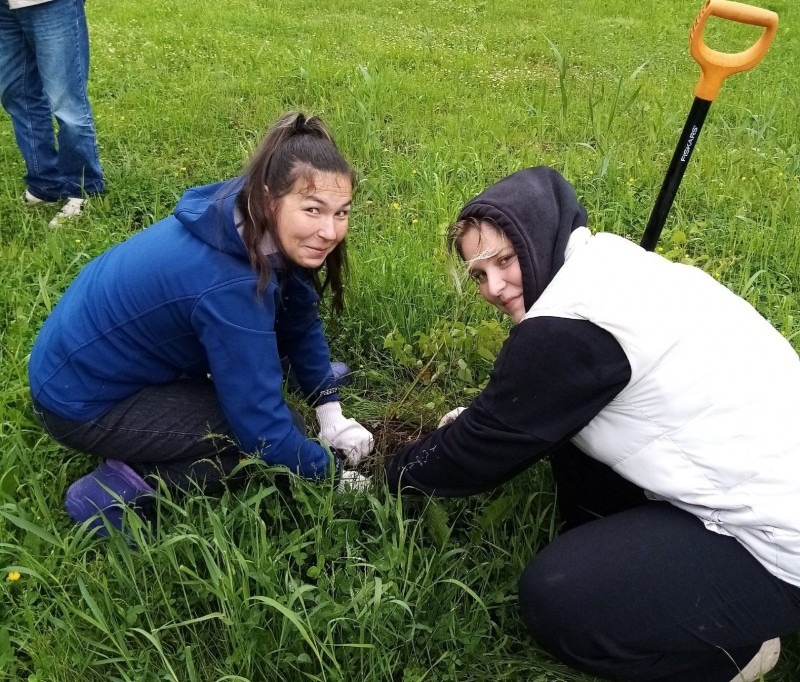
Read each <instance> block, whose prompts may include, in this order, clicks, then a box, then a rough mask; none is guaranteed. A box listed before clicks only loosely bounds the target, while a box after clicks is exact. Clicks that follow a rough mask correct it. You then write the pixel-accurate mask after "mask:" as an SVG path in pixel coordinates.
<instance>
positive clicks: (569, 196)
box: [385, 167, 631, 497]
mask: <svg viewBox="0 0 800 682" xmlns="http://www.w3.org/2000/svg"><path fill="white" fill-rule="evenodd" d="M463 218H477V219H479V220H480V219H486V218H489V219H491V220H493V221H494V222H495V223H496V224H497V225H498V226H499V227H500V229H501V230H502V231H503V233H504V234H505V235H506V236H507V237H508V239H509V240H510V241H511V243H512V244H513V246H514V249H515V250H516V253H517V258H518V260H519V265H520V269H521V272H522V287H523V294H524V297H525V308H526V309H530V307H531V306H532V305H533V304H534V303H535V302H536V300H537V299H538V298H539V296H541V294H542V292H543V291H544V290H545V288H546V287H547V286H548V285H549V284H550V282H551V281H552V279H553V277H554V276H555V274H556V273H557V272H558V270H559V269H560V268H561V266H562V265H563V264H564V252H565V250H566V247H567V242H568V241H569V237H570V235H571V234H572V231H573V230H575V229H576V228H578V227H581V226H585V225H586V211H585V210H584V208H583V206H581V205H580V204H579V203H578V199H577V197H576V195H575V190H574V189H573V187H572V185H570V184H569V183H568V182H567V181H566V180H565V179H564V178H563V177H562V176H561V175H560V174H559V173H558V172H556V171H555V170H553V169H551V168H546V167H537V168H527V169H525V170H521V171H518V172H516V173H514V174H513V175H510V176H508V177H507V178H504V179H503V180H501V181H499V182H497V183H496V184H494V185H492V186H491V187H489V188H488V189H486V190H485V191H484V192H483V193H481V194H480V195H478V196H477V197H475V199H473V200H472V201H470V202H469V203H468V204H467V205H466V206H465V207H464V209H463V210H462V211H461V215H460V216H459V220H461V219H463ZM630 377H631V368H630V364H629V362H628V359H627V358H626V356H625V353H624V352H623V350H622V347H621V346H620V345H619V343H618V342H617V340H616V339H615V338H614V337H613V336H612V335H611V334H610V333H608V332H607V331H605V330H604V329H601V328H600V327H598V326H597V325H595V324H593V323H591V322H589V321H587V320H575V319H566V318H560V317H534V318H531V319H528V320H523V321H522V322H521V323H520V324H518V325H516V326H515V327H514V329H513V330H512V331H511V334H510V335H509V337H508V339H507V340H506V342H505V343H504V344H503V348H502V349H501V351H500V353H499V355H498V357H497V360H496V361H495V364H494V367H493V369H492V372H491V374H490V377H489V382H488V384H487V386H486V388H485V389H484V390H483V391H481V393H480V394H479V395H478V396H477V397H476V399H475V400H474V401H473V403H472V405H470V407H469V408H468V409H467V410H465V411H464V412H462V413H461V415H460V416H459V417H458V419H456V420H455V421H454V422H452V423H451V424H449V425H447V426H444V427H442V428H440V429H437V430H436V431H434V432H433V433H431V434H429V435H428V436H426V437H425V438H423V439H421V440H419V441H417V442H416V443H412V444H411V445H409V446H407V447H405V448H404V449H403V450H401V451H400V452H398V453H396V454H395V455H393V456H391V457H388V458H387V460H386V464H385V469H386V476H387V481H388V484H389V487H390V489H391V490H392V491H393V492H396V491H397V490H398V489H399V488H401V487H402V488H404V489H405V488H411V489H414V490H418V491H421V492H424V493H428V494H434V495H439V496H443V497H456V496H464V495H472V494H475V493H480V492H484V491H486V490H490V489H492V488H494V487H496V486H497V485H499V484H501V483H503V482H505V481H507V480H509V479H510V478H512V477H514V476H515V475H517V474H518V473H520V472H521V471H522V470H524V469H526V468H527V467H528V466H530V465H531V464H533V463H534V462H536V461H538V460H540V459H542V458H543V457H546V456H547V455H549V454H551V453H553V452H555V451H556V450H557V449H558V447H559V446H560V445H562V444H563V443H565V442H566V441H568V440H569V439H570V438H571V437H572V436H574V435H575V434H576V433H578V432H579V431H580V430H581V429H582V428H583V427H584V426H586V424H588V423H589V422H590V421H591V420H592V418H594V416H595V415H597V413H598V412H600V410H602V409H603V408H604V407H605V406H606V405H607V404H608V403H609V402H610V401H611V400H612V399H613V398H614V397H615V396H616V395H617V394H618V393H619V392H620V391H621V390H622V389H623V388H624V387H625V386H626V385H627V383H628V381H629V380H630Z"/></svg>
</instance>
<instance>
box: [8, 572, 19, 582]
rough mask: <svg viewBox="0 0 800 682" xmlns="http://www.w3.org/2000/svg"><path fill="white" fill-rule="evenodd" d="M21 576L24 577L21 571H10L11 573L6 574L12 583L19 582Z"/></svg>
mask: <svg viewBox="0 0 800 682" xmlns="http://www.w3.org/2000/svg"><path fill="white" fill-rule="evenodd" d="M21 577H22V575H20V572H19V571H11V572H10V573H9V574H8V575H7V576H6V580H8V582H10V583H15V582H17V580H19V579H20V578H21Z"/></svg>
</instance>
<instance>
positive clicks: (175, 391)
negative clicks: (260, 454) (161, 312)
mask: <svg viewBox="0 0 800 682" xmlns="http://www.w3.org/2000/svg"><path fill="white" fill-rule="evenodd" d="M40 418H41V419H42V421H43V423H44V425H45V428H46V429H47V430H48V432H49V433H50V435H52V436H53V437H54V438H55V439H56V440H58V441H59V442H61V443H63V444H64V445H67V446H68V447H71V448H73V449H75V450H79V451H81V452H85V453H87V454H91V455H96V456H97V457H100V458H102V459H109V460H118V461H121V462H124V463H126V464H127V465H129V466H130V467H131V468H132V469H133V470H134V471H136V473H138V474H139V475H140V476H142V477H143V478H145V479H146V480H150V477H151V476H158V477H159V478H161V479H163V480H164V481H165V482H166V484H167V485H168V486H170V487H174V488H180V489H184V490H186V489H189V490H191V489H192V488H194V487H195V484H198V485H200V486H202V487H203V488H204V489H206V490H207V491H208V492H211V493H214V492H218V491H219V490H221V489H222V487H223V483H222V482H223V480H225V479H226V477H228V476H229V475H230V473H231V472H232V471H233V469H234V468H235V467H236V466H237V465H238V464H239V460H240V458H241V454H240V452H239V449H238V447H237V446H236V444H235V442H234V440H233V438H232V437H231V436H230V435H229V434H230V429H229V427H228V424H227V421H226V420H225V417H224V415H223V414H222V410H221V409H220V407H219V402H218V401H217V395H216V392H215V390H214V385H213V383H212V382H211V381H210V380H208V379H181V380H179V381H176V382H174V383H171V384H163V385H159V386H150V387H147V388H145V389H143V390H142V391H140V392H139V393H137V394H135V395H133V396H131V397H130V398H127V399H126V400H123V401H122V402H120V403H119V404H118V405H116V406H115V407H114V408H112V409H111V410H110V411H109V412H107V413H106V414H104V415H103V416H102V417H99V418H98V419H94V420H92V421H90V422H87V423H84V424H80V423H75V422H70V421H67V420H63V419H59V418H58V417H56V416H55V415H53V414H51V413H47V412H46V411H41V412H40Z"/></svg>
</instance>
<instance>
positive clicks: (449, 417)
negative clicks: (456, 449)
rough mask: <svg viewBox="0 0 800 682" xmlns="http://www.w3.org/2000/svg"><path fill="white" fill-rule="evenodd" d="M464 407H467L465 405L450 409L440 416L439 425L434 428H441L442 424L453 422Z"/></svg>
mask: <svg viewBox="0 0 800 682" xmlns="http://www.w3.org/2000/svg"><path fill="white" fill-rule="evenodd" d="M466 409H467V408H466V407H457V408H456V409H454V410H450V411H449V412H448V413H447V414H446V415H445V416H444V417H442V418H441V419H440V420H439V426H437V427H436V428H437V429H441V428H442V427H443V426H447V425H448V424H450V423H452V422H454V421H455V420H456V419H458V415H460V414H461V413H462V412H463V411H464V410H466Z"/></svg>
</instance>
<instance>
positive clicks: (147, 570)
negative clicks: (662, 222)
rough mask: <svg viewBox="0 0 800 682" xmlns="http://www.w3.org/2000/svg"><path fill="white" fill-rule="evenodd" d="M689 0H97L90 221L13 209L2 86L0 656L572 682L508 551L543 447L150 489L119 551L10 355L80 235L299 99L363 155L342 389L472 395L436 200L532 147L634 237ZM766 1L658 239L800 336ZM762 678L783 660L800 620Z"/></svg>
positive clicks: (486, 319) (791, 171) (225, 155)
mask: <svg viewBox="0 0 800 682" xmlns="http://www.w3.org/2000/svg"><path fill="white" fill-rule="evenodd" d="M700 5H701V3H700V1H699V0H691V1H690V0H663V1H662V2H659V3H650V2H637V1H635V0H604V1H602V2H600V1H599V0H574V1H568V2H563V3H552V2H543V1H542V0H530V1H529V2H526V3H522V2H518V1H517V0H480V1H479V0H474V1H473V0H470V1H466V0H437V1H435V2H434V1H431V0H405V2H392V1H391V0H373V1H372V2H369V3H367V2H363V1H361V0H338V2H336V3H323V2H318V1H314V0H295V1H294V2H291V3H289V2H285V1H284V0H274V1H272V2H261V1H259V0H228V1H227V2H210V1H209V0H162V1H161V2H158V3H153V2H144V1H143V0H127V1H126V2H116V1H114V0H90V2H88V3H87V14H88V17H89V22H90V33H91V40H92V75H91V82H90V96H91V100H92V104H93V107H94V112H95V116H96V122H97V130H98V139H99V146H100V153H101V159H102V161H103V164H104V168H105V171H106V174H107V179H108V185H109V191H108V193H107V194H106V195H104V196H103V197H102V198H101V199H97V200H94V201H93V202H92V204H91V209H90V211H89V214H88V216H87V217H86V218H85V219H81V220H80V221H79V222H78V223H76V224H75V225H70V226H69V227H65V228H63V229H60V230H57V231H53V230H49V229H48V228H47V222H48V220H49V219H50V217H51V214H52V212H53V210H52V209H35V210H31V209H26V208H24V207H23V206H22V204H21V202H20V201H19V197H20V195H21V194H22V192H23V190H24V185H23V183H22V180H21V178H22V175H23V174H24V168H23V164H22V160H21V158H20V156H19V153H18V151H17V148H16V146H15V143H14V139H13V135H12V131H11V125H10V122H9V120H8V118H7V116H5V114H4V113H3V114H0V458H1V461H2V466H0V594H2V600H3V607H2V609H0V680H26V681H28V682H75V681H76V680H81V681H82V682H84V681H85V682H93V681H100V680H103V681H107V680H113V681H126V682H127V681H130V682H133V681H136V682H151V681H152V682H156V681H162V680H174V681H179V682H187V681H190V682H194V681H201V680H202V681H206V680H209V681H211V680H219V681H222V680H230V681H239V682H244V681H253V682H257V681H262V680H331V681H333V680H363V681H364V682H372V681H375V682H377V681H378V680H381V681H383V680H387V681H389V680H391V681H392V682H400V681H403V682H422V680H431V681H432V680H459V681H460V682H462V681H465V680H496V681H499V680H527V681H529V682H530V681H534V680H539V681H545V680H547V681H550V682H556V681H567V680H583V681H584V682H588V680H590V678H587V677H583V676H580V675H577V674H575V673H572V672H570V671H569V670H567V669H566V668H565V667H563V666H561V665H560V664H558V663H556V662H554V661H553V660H552V659H549V658H548V657H547V656H545V655H544V654H542V653H541V652H539V651H538V650H537V649H536V647H535V646H534V645H532V643H531V642H530V641H529V639H528V638H527V636H526V634H525V632H524V630H523V627H522V625H521V622H520V621H519V620H518V616H517V613H516V604H515V602H516V596H515V584H516V579H517V576H518V575H519V573H520V571H521V569H522V567H523V566H524V565H525V563H526V562H527V561H528V560H529V558H530V557H531V556H532V554H534V553H535V552H536V551H537V550H538V548H540V547H541V546H542V545H543V544H544V543H546V542H547V541H548V539H549V538H550V537H551V536H552V535H553V534H554V532H555V530H556V527H557V519H556V518H555V516H554V513H553V501H554V499H553V493H552V488H551V485H550V481H549V478H548V475H549V474H548V471H547V468H546V467H544V466H543V467H541V468H538V469H535V470H532V471H530V472H529V473H528V474H526V475H524V476H522V477H520V478H519V479H517V480H516V481H514V482H512V483H511V484H509V485H507V486H505V487H504V488H502V489H501V490H498V491H496V492H495V493H493V494H492V495H486V496H480V497H476V498H472V499H468V500H461V501H445V502H434V501H426V500H415V499H395V498H392V497H390V496H389V495H387V494H386V492H385V491H384V490H383V489H381V488H380V487H378V488H376V489H375V490H374V491H373V492H372V493H370V494H361V495H356V494H345V495H337V494H334V493H333V492H331V491H330V490H329V489H328V488H327V487H326V486H319V485H312V484H308V483H305V482H303V481H299V480H294V481H292V482H291V484H290V485H289V486H288V487H287V486H285V485H282V484H281V482H280V481H281V479H280V477H276V473H275V472H274V471H271V470H268V469H267V468H266V467H261V466H258V465H253V469H254V471H253V478H252V482H251V483H250V485H249V486H248V487H247V488H246V489H245V490H244V491H240V492H238V493H236V494H233V493H229V494H226V495H225V496H224V497H223V499H222V500H219V499H216V498H206V497H202V496H196V497H193V498H191V499H189V500H181V501H174V500H172V499H170V497H169V496H168V495H166V494H165V495H164V496H163V497H162V500H161V510H160V524H159V526H158V528H157V529H156V530H155V531H154V532H153V533H152V534H151V533H150V532H149V531H147V530H146V529H144V528H141V527H140V526H136V525H134V528H133V529H132V533H133V535H134V537H135V539H137V540H138V543H137V544H138V549H135V550H133V549H131V547H130V546H129V545H128V544H127V543H126V542H125V541H124V540H123V539H122V538H121V537H113V538H112V539H111V540H109V541H96V540H93V539H91V538H88V537H86V535H85V534H84V533H82V532H81V531H79V530H76V529H75V528H73V526H72V524H71V523H70V522H69V519H68V518H67V516H66V514H65V513H64V511H63V508H62V502H63V496H64V492H65V490H66V487H67V485H68V484H69V483H70V482H71V481H72V480H74V479H75V478H76V477H78V476H80V475H82V474H84V473H86V472H87V471H88V470H90V469H91V468H92V467H93V466H94V463H93V462H92V461H91V460H90V458H89V457H87V456H84V455H81V454H78V453H75V452H71V451H68V450H66V449H64V448H62V447H60V446H58V445H56V444H54V443H53V442H52V441H50V440H49V439H48V438H47V437H45V436H44V435H43V434H42V432H41V430H40V429H39V427H38V426H37V424H36V423H35V421H34V419H33V414H32V411H31V408H30V404H29V397H28V389H27V378H26V366H27V356H28V353H29V351H30V348H31V344H32V342H33V339H34V337H35V335H36V332H37V330H38V328H39V327H40V325H41V323H42V321H43V320H44V318H45V317H46V315H47V314H48V311H49V310H50V309H51V308H52V306H53V305H54V304H55V302H56V301H57V300H58V297H59V295H60V294H61V292H62V291H63V290H64V288H65V287H66V286H67V285H68V284H69V282H70V281H71V280H72V279H73V278H74V276H75V275H76V273H77V272H78V271H79V269H80V268H81V267H82V266H83V265H84V264H85V263H86V262H87V261H88V260H89V259H90V258H92V257H93V256H95V255H97V254H99V253H100V252H102V251H103V250H104V249H106V248H107V247H109V246H110V245H112V244H114V243H117V242H119V241H121V240H122V239H125V238H126V237H127V236H128V235H130V234H131V233H133V232H135V231H137V230H139V229H141V228H143V227H146V226H147V225H148V224H150V223H152V222H153V221H155V220H157V219H159V218H161V217H163V216H164V215H166V214H167V213H168V212H169V211H170V210H171V208H172V206H173V204H174V202H175V200H176V199H177V198H178V196H180V194H181V193H182V192H183V190H184V189H185V188H187V187H190V186H192V185H197V184H202V183H207V182H213V181H216V180H219V179H222V178H226V177H230V176H233V175H235V174H237V173H238V172H239V170H240V168H241V166H242V163H243V162H244V160H245V159H246V157H247V155H248V153H249V152H250V150H251V149H252V148H253V146H254V145H255V144H256V143H257V142H258V140H259V139H260V137H261V135H262V134H263V132H264V131H265V129H266V127H267V126H268V125H269V123H270V122H271V121H272V120H273V119H274V118H275V117H276V116H277V115H279V114H280V113H282V112H283V111H286V110H290V109H300V110H303V111H306V112H310V113H317V114H320V115H322V116H323V117H324V119H325V120H326V121H327V122H328V123H329V125H330V126H331V128H332V129H333V131H334V133H335V134H336V137H337V140H338V142H339V143H340V146H341V147H342V148H343V150H344V151H345V153H346V155H347V156H348V158H349V159H351V160H352V162H353V164H354V165H355V167H356V168H357V169H358V171H359V175H360V183H359V187H358V190H357V195H356V200H355V206H354V211H353V218H352V222H351V231H350V235H349V237H348V239H349V241H350V249H351V250H350V253H351V257H352V261H353V267H352V279H351V282H350V286H349V288H348V291H347V309H346V312H345V314H344V316H343V317H342V318H340V319H339V320H338V321H336V322H331V324H330V325H329V326H328V329H329V332H330V336H329V338H330V341H331V345H332V348H333V351H334V355H335V356H336V358H337V359H342V360H346V361H347V362H348V363H350V364H351V365H352V366H354V367H357V368H358V370H359V371H358V375H357V380H356V381H355V384H354V386H353V387H351V388H348V389H346V395H345V397H344V399H345V401H346V405H347V406H348V407H349V411H350V413H352V414H353V416H355V417H356V418H359V419H361V420H363V421H365V422H368V423H370V424H372V425H374V426H375V427H377V428H379V429H386V430H387V433H388V429H389V427H391V426H392V425H395V424H406V425H411V426H410V427H409V428H411V429H417V430H424V429H429V428H432V427H433V426H434V425H435V424H436V421H437V420H438V417H439V416H440V415H441V414H443V413H444V412H445V411H447V410H448V409H450V408H451V407H454V406H456V405H458V404H464V403H465V402H467V401H468V400H469V399H470V397H471V395H473V394H474V393H475V391H476V390H477V389H478V387H479V386H480V384H481V382H482V381H483V380H485V378H486V375H487V372H488V369H489V367H490V360H489V359H488V358H490V357H491V356H492V355H493V354H494V353H496V352H497V349H498V347H499V344H500V343H501V342H502V339H503V338H504V336H505V333H506V331H507V329H506V327H505V326H504V323H502V322H501V321H500V320H499V318H498V317H497V316H496V315H495V314H494V313H493V312H492V311H491V310H490V309H489V308H488V306H486V305H485V304H482V303H481V302H480V301H479V300H478V299H477V297H476V296H475V292H474V291H472V289H471V288H470V287H469V286H465V287H463V290H459V288H458V287H457V286H455V283H454V281H453V278H452V277H451V275H450V273H449V271H448V264H447V260H446V257H445V253H444V249H443V245H442V241H443V240H442V236H443V233H444V230H445V228H446V226H447V224H448V223H449V222H450V221H451V220H453V218H454V217H455V215H456V214H457V212H458V209H459V207H460V206H461V204H462V203H463V202H464V201H465V200H466V199H468V198H470V197H471V196H473V195H474V194H475V193H477V192H478V191H480V190H481V189H482V188H484V187H485V186H486V185H487V184H489V183H491V182H493V181H495V180H497V179H499V178H500V177H502V176H503V175H505V174H508V173H509V172H511V171H514V170H517V169H519V168H522V167H525V166H528V165H537V164H548V165H552V166H554V167H556V168H557V169H559V170H560V171H561V172H562V173H564V175H565V176H566V177H567V178H568V179H569V180H571V181H572V182H573V183H574V184H575V186H576V188H577V190H578V194H579V196H580V198H581V200H582V201H583V203H584V204H585V205H586V207H587V209H588V212H589V216H590V226H591V227H594V228H597V229H600V230H608V231H612V232H615V233H618V234H622V235H625V236H628V237H630V238H631V239H634V240H638V237H639V236H640V235H641V232H642V230H643V228H644V224H645V223H646V221H647V218H648V215H649V211H650V208H651V206H652V204H653V201H654V198H655V195H656V194H657V192H658V189H659V187H660V183H661V180H662V179H663V175H664V172H665V170H666V167H667V165H668V163H669V159H670V156H671V154H672V151H673V149H674V145H675V143H676V141H677V137H678V134H679V132H680V129H681V127H682V125H683V122H684V120H685V117H686V114H687V112H688V110H689V106H690V105H691V101H692V96H693V95H692V93H693V89H694V85H695V83H696V80H697V76H698V68H697V66H696V64H695V63H694V62H693V61H692V60H691V57H690V56H689V54H688V31H689V28H690V26H691V24H692V22H693V20H694V18H695V15H696V14H697V12H698V11H699V9H700ZM766 6H767V7H768V8H769V9H773V10H775V11H777V12H778V13H779V14H780V16H781V27H780V28H779V32H778V36H777V38H776V40H775V43H774V45H773V47H772V50H771V51H770V53H769V54H768V55H767V57H766V58H765V60H764V61H763V63H762V64H761V65H760V66H758V68H756V69H755V70H753V71H751V72H748V73H746V74H740V75H737V76H735V77H733V78H731V79H730V80H729V82H727V83H726V84H725V85H724V86H723V89H722V92H721V94H720V97H719V99H718V101H717V102H716V103H715V104H714V106H713V107H712V108H711V112H710V115H709V119H708V121H707V123H706V126H705V129H704V131H703V133H702V135H701V138H700V141H699V144H698V147H697V150H696V152H695V154H694V157H693V160H692V163H691V164H690V167H689V170H688V172H687V174H686V178H685V180H684V183H683V185H682V187H681V190H680V193H679V195H678V199H677V202H676V205H675V208H674V210H673V214H672V216H671V219H670V221H669V222H668V224H667V228H666V230H665V233H664V235H663V238H662V241H661V244H662V248H663V251H664V253H665V254H666V255H668V257H670V258H672V259H675V260H684V261H687V262H692V263H694V264H696V265H698V266H699V267H702V268H703V269H705V270H707V271H708V272H710V273H711V274H713V275H714V276H715V277H716V278H717V279H719V280H720V281H722V282H723V283H725V284H726V285H727V286H729V287H730V288H731V289H732V290H733V291H735V292H736V293H738V294H740V295H742V296H743V297H745V298H746V299H747V300H748V301H750V302H751V303H753V304H754V305H755V306H756V307H757V308H758V310H759V311H760V312H761V313H762V314H763V315H765V316H766V317H767V318H768V319H769V320H770V321H771V322H772V323H773V324H774V325H775V326H776V327H777V328H778V329H779V330H780V331H781V332H782V333H783V334H784V335H785V336H786V337H787V338H789V339H790V340H791V342H792V343H793V345H794V346H795V348H800V234H799V233H798V226H800V215H798V214H799V212H800V209H799V207H800V182H799V180H800V126H799V125H798V123H799V121H798V114H797V95H798V92H799V91H800V89H799V87H800V86H799V85H798V76H797V74H798V73H800V22H798V9H797V5H796V3H794V2H791V1H790V0H769V1H768V2H767V3H766ZM707 34H708V42H709V43H710V44H711V45H712V46H714V47H718V48H720V49H724V50H728V51H738V50H740V49H743V48H744V47H745V46H746V45H749V44H750V43H751V42H752V41H753V40H754V38H755V36H756V32H755V30H751V29H749V28H742V27H739V26H731V25H729V24H726V23H723V22H717V21H714V22H711V23H710V24H709V27H708V31H707ZM179 257H180V254H176V258H179ZM388 440H391V439H390V437H389V436H387V441H384V442H382V443H381V449H384V450H385V449H386V448H387V447H389V445H388ZM132 521H133V522H134V523H135V519H132ZM17 574H18V576H17ZM11 578H17V579H15V580H12V579H11ZM769 679H770V680H775V681H776V682H781V681H782V682H789V681H792V680H797V679H800V640H790V641H788V642H787V643H786V647H785V654H784V656H783V658H782V662H781V663H780V664H779V667H778V668H777V669H776V671H775V673H774V674H773V675H771V676H770V678H769Z"/></svg>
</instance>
